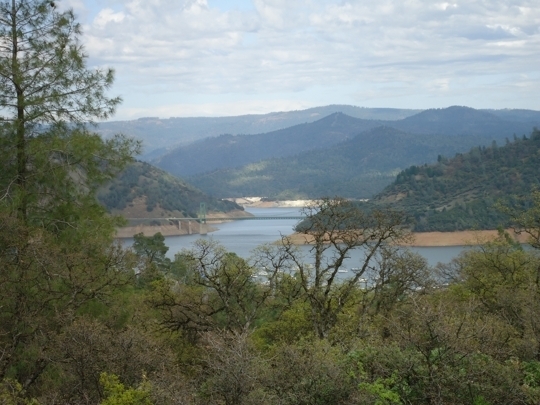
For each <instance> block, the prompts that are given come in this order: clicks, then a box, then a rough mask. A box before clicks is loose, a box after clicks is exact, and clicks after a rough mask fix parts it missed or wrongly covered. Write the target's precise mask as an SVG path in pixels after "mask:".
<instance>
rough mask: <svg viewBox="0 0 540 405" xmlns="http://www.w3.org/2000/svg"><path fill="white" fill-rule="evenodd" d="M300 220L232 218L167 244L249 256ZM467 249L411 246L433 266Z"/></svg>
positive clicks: (284, 211) (291, 211) (353, 262)
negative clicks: (215, 247)
mask: <svg viewBox="0 0 540 405" xmlns="http://www.w3.org/2000/svg"><path fill="white" fill-rule="evenodd" d="M246 211H247V212H250V213H252V214H253V215H255V216H260V217H270V216H275V217H287V216H289V217H295V216H299V215H301V212H300V209H297V208H246ZM297 223H298V220H296V219H276V220H242V221H232V222H228V223H223V224H216V225H212V226H214V227H216V228H219V230H218V231H216V232H211V233H209V234H208V235H206V236H201V235H184V236H168V237H166V239H165V243H166V245H167V246H168V247H169V252H168V256H169V257H171V258H173V257H174V255H175V254H176V253H177V252H179V251H181V250H182V249H184V248H187V249H189V248H190V247H191V246H192V243H193V242H194V241H196V240H197V239H200V238H207V239H213V240H216V241H218V242H219V243H220V244H222V245H223V246H224V247H225V248H226V249H227V250H228V251H231V252H234V253H236V254H237V255H239V256H241V257H244V258H248V257H249V256H250V254H251V252H252V251H253V249H255V248H256V247H257V246H260V245H262V244H265V243H272V242H275V241H276V240H279V239H280V237H281V235H290V234H291V233H293V228H294V226H295V225H296V224H297ZM126 243H127V244H129V243H130V240H126ZM302 249H303V250H304V251H305V252H306V254H307V252H308V250H309V249H310V247H309V246H302ZM464 249H466V247H464V246H449V247H414V248H411V250H413V251H415V252H418V253H419V254H421V255H422V256H424V257H425V258H426V260H427V261H428V263H429V264H430V265H432V266H434V265H436V264H437V263H438V262H441V263H448V262H449V261H451V260H452V259H453V258H454V257H456V256H458V255H459V253H461V252H462V251H463V250H464ZM361 256H362V252H361V251H354V252H353V253H352V255H351V258H350V259H348V260H347V261H346V263H345V264H344V266H345V267H346V268H352V267H358V262H359V260H360V259H361Z"/></svg>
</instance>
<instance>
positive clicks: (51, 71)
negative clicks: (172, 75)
mask: <svg viewBox="0 0 540 405" xmlns="http://www.w3.org/2000/svg"><path fill="white" fill-rule="evenodd" d="M0 14H1V17H0V35H1V36H2V38H3V39H4V42H3V46H2V48H1V49H0V94H1V96H0V110H1V112H2V117H1V125H0V154H1V157H2V159H1V160H2V164H3V167H2V171H1V173H2V175H1V176H0V190H1V194H2V201H3V203H4V204H6V205H7V206H8V207H10V209H11V210H12V211H13V212H16V213H17V215H19V217H20V218H22V219H23V220H25V221H29V222H31V223H34V224H40V225H45V226H46V227H48V228H49V229H55V230H62V229H65V228H66V227H69V226H76V224H77V223H78V222H79V221H80V220H81V219H82V220H84V219H86V218H88V217H92V214H94V215H93V217H94V219H96V218H99V217H100V216H102V212H101V211H100V209H99V207H98V206H97V204H96V203H95V199H94V191H95V189H96V187H97V186H98V185H99V184H101V183H102V182H103V181H105V180H108V179H110V178H111V176H112V175H113V174H114V173H116V172H117V171H118V170H119V169H121V168H122V167H123V166H124V165H125V164H126V163H127V162H128V161H129V160H130V159H131V156H132V154H133V153H134V152H136V151H137V148H138V145H137V143H136V142H132V141H130V140H127V139H125V138H123V137H121V136H117V137H114V138H112V139H110V140H109V141H102V140H101V138H100V137H99V136H98V135H95V134H91V133H89V132H88V131H87V130H86V129H85V128H84V126H83V123H84V122H85V121H93V120H95V119H103V118H107V117H109V116H110V114H112V113H113V112H114V109H115V107H116V106H117V105H118V103H119V102H120V99H119V98H108V97H106V95H105V91H106V90H107V89H108V88H109V87H110V86H111V84H112V81H113V76H114V75H113V71H112V70H111V69H106V70H90V69H88V68H87V67H86V58H87V57H86V55H85V54H84V51H83V48H82V45H81V44H80V39H79V37H80V26H79V24H78V23H77V22H76V21H75V17H74V15H73V13H72V12H71V11H69V10H68V11H64V12H59V11H58V10H57V8H56V5H55V4H54V2H51V1H44V0H18V1H12V2H2V3H1V4H0ZM81 206H84V207H85V209H80V208H81Z"/></svg>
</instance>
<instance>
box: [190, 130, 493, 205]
mask: <svg viewBox="0 0 540 405" xmlns="http://www.w3.org/2000/svg"><path fill="white" fill-rule="evenodd" d="M484 140H485V138H483V137H480V136H458V135H456V136H453V137H448V136H436V135H424V134H411V133H406V132H403V131H399V130H396V129H394V128H390V127H378V128H374V129H372V130H369V131H366V132H363V133H360V134H358V135H356V136H355V137H354V138H353V139H350V140H347V141H344V142H342V143H340V144H337V145H334V146H331V147H328V148H326V149H320V150H313V151H309V152H305V153H302V154H298V155H296V156H292V157H288V158H281V159H270V160H264V161H261V162H258V163H253V164H250V165H246V166H244V167H242V168H237V169H227V170H219V171H214V172H211V173H205V174H200V175H196V176H192V177H191V178H190V181H192V182H193V183H194V184H197V186H198V187H199V188H201V190H204V191H205V192H207V193H209V194H212V195H217V196H222V197H230V196H242V195H260V196H266V197H271V198H280V199H286V198H297V197H298V198H318V197H320V196H325V195H326V196H328V195H340V196H344V197H349V198H371V197H372V196H373V195H375V194H376V193H378V192H380V191H381V190H382V189H383V188H384V187H385V186H386V185H388V184H390V183H391V182H392V181H393V180H394V178H395V176H396V175H397V173H399V172H400V171H401V170H402V169H403V168H405V167H407V166H409V165H411V164H424V163H427V162H431V161H434V160H436V159H437V156H438V155H439V154H440V153H444V154H447V155H453V154H455V153H456V152H462V151H465V150H467V148H470V147H471V146H473V145H478V144H479V143H482V142H483V141H484Z"/></svg>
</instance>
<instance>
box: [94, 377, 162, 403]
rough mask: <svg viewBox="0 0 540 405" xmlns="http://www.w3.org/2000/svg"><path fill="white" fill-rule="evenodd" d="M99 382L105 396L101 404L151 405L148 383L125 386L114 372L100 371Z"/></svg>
mask: <svg viewBox="0 0 540 405" xmlns="http://www.w3.org/2000/svg"><path fill="white" fill-rule="evenodd" d="M100 382H101V384H102V385H103V389H104V390H105V394H106V395H107V397H106V398H105V399H104V400H103V401H102V402H101V405H152V401H151V400H150V388H149V387H148V384H144V383H143V384H141V385H140V386H139V387H137V388H126V387H125V386H124V384H122V383H121V382H120V379H119V378H118V377H117V376H116V375H114V374H107V373H102V374H101V377H100Z"/></svg>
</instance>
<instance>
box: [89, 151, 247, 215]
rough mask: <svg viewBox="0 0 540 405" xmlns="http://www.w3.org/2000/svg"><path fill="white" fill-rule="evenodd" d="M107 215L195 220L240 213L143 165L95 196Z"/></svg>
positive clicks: (232, 205)
mask: <svg viewBox="0 0 540 405" xmlns="http://www.w3.org/2000/svg"><path fill="white" fill-rule="evenodd" d="M98 199H99V201H100V202H101V203H102V204H103V205H104V206H105V207H106V208H107V210H108V211H109V212H112V213H114V214H120V215H123V216H124V217H126V218H145V219H150V218H156V219H158V218H167V217H195V218H196V217H197V214H198V212H199V208H200V204H201V203H204V204H205V206H206V209H207V211H208V212H222V213H231V212H235V211H243V208H242V207H241V206H239V205H237V204H235V203H233V202H230V201H223V200H218V199H216V198H212V197H209V196H208V195H206V194H204V193H203V192H201V191H200V190H198V189H196V188H195V187H193V186H191V185H189V184H188V183H186V182H185V181H183V180H181V179H179V178H176V177H174V176H172V175H171V174H169V173H166V172H164V171H163V170H160V169H158V168H156V167H153V166H151V165H149V164H148V163H144V162H136V163H134V164H132V165H130V166H129V167H128V168H127V169H126V170H124V171H123V172H122V173H121V174H120V176H118V177H117V178H116V179H115V180H114V181H112V182H111V183H109V184H108V185H106V186H105V187H103V188H102V190H100V192H99V193H98Z"/></svg>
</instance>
